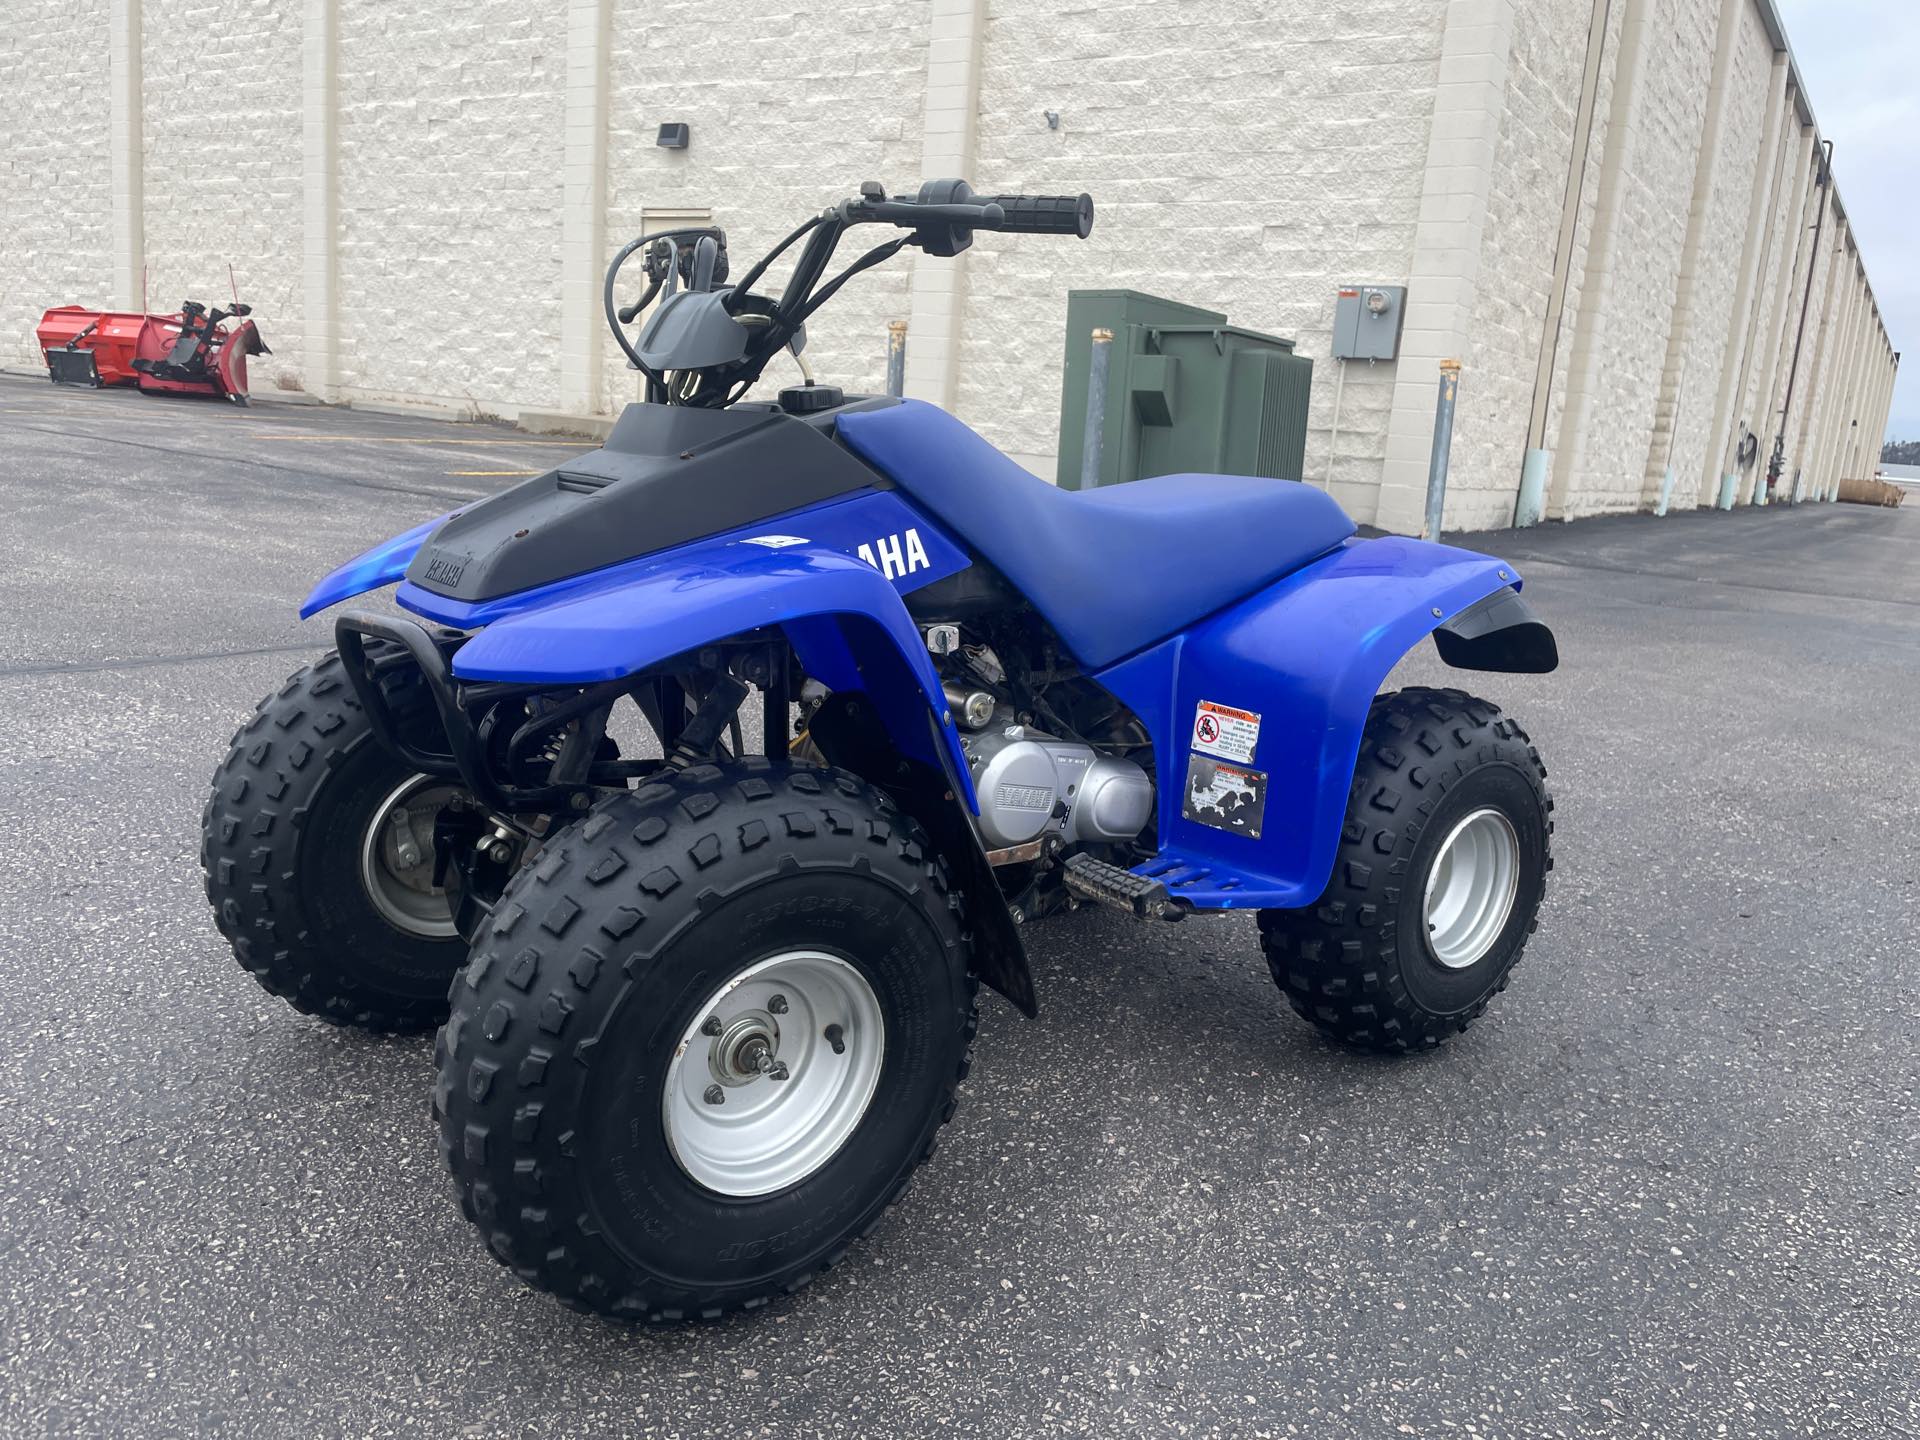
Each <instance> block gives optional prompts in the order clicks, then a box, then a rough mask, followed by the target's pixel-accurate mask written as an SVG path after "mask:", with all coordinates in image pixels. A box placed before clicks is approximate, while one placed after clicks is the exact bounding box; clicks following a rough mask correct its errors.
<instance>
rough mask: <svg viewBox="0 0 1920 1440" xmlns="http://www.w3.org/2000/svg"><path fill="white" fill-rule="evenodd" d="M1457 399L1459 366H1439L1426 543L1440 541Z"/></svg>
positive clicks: (1447, 363)
mask: <svg viewBox="0 0 1920 1440" xmlns="http://www.w3.org/2000/svg"><path fill="white" fill-rule="evenodd" d="M1459 398H1460V362H1459V361H1458V360H1442V361H1441V362H1440V399H1439V402H1438V404H1436V405H1435V407H1434V412H1433V458H1432V459H1431V460H1430V461H1428V462H1427V523H1426V528H1425V529H1424V530H1423V531H1421V534H1422V535H1424V536H1425V537H1426V538H1427V539H1429V540H1438V539H1439V538H1440V518H1441V516H1442V515H1444V514H1445V513H1446V508H1447V466H1448V465H1449V463H1451V460H1452V457H1453V407H1454V403H1455V402H1456V401H1457V400H1458V399H1459Z"/></svg>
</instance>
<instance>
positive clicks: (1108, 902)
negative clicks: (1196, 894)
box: [1061, 854, 1185, 920]
mask: <svg viewBox="0 0 1920 1440" xmlns="http://www.w3.org/2000/svg"><path fill="white" fill-rule="evenodd" d="M1061 879H1062V881H1063V883H1064V884H1065V885H1066V887H1067V891H1068V893H1069V894H1071V895H1074V896H1077V897H1078V898H1079V899H1082V900H1091V901H1092V902H1093V903H1094V904H1096V905H1105V906H1107V907H1109V908H1110V909H1114V910H1124V911H1125V912H1126V913H1127V914H1129V915H1137V916H1139V917H1140V918H1141V919H1143V920H1178V919H1179V918H1180V917H1181V916H1182V915H1183V914H1184V913H1185V911H1183V910H1182V909H1181V907H1180V906H1178V905H1176V904H1175V903H1174V902H1173V899H1172V897H1170V896H1169V895H1168V894H1167V887H1166V886H1165V885H1164V884H1162V883H1161V882H1160V881H1158V880H1156V879H1154V878H1153V877H1152V876H1150V875H1136V874H1134V873H1133V872H1132V871H1131V870H1126V869H1123V868H1122V867H1120V866H1118V865H1109V864H1108V863H1107V862H1106V861H1105V860H1096V859H1094V858H1093V856H1091V855H1087V854H1079V855H1069V856H1068V857H1067V863H1066V865H1065V866H1064V867H1063V870H1062V875H1061Z"/></svg>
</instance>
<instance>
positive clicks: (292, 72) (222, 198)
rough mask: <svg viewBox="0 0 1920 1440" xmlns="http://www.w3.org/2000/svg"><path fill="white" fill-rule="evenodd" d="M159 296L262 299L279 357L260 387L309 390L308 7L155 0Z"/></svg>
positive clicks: (148, 162)
mask: <svg viewBox="0 0 1920 1440" xmlns="http://www.w3.org/2000/svg"><path fill="white" fill-rule="evenodd" d="M142 33H143V39H144V46H143V52H142V63H143V65H144V66H145V71H146V75H147V77H148V83H147V85H146V86H145V104H144V107H143V109H144V116H143V125H142V132H143V135H144V138H145V148H144V154H143V157H142V163H143V165H144V166H145V188H146V193H147V196H148V204H147V207H146V256H147V270H148V286H147V292H148V297H149V299H150V300H151V302H152V304H153V307H154V308H155V309H156V310H163V311H165V310H175V309H178V308H179V305H180V302H181V301H182V300H186V299H194V300H198V301H201V302H202V303H203V304H207V305H225V304H228V303H230V302H231V301H232V299H233V292H232V290H231V288H230V282H229V279H228V274H227V267H228V265H229V264H231V265H232V267H233V281H234V282H237V284H238V287H239V291H240V299H242V300H243V301H245V302H246V303H247V304H249V305H252V306H253V308H254V311H255V313H256V317H257V320H258V323H259V326H260V333H261V336H262V338H263V339H265V341H266V342H267V344H268V346H269V347H271V348H272V350H273V352H274V353H273V354H272V355H267V356H260V357H257V358H255V359H252V360H250V361H249V362H248V379H249V382H250V383H251V386H252V388H253V389H254V390H255V391H265V390H268V389H269V388H273V387H275V386H276V385H280V386H285V387H287V388H292V389H299V388H300V381H301V356H302V353H303V350H304V344H305V331H304V329H303V326H302V319H303V316H302V311H303V308H304V307H303V296H302V293H301V283H300V237H301V229H300V223H301V215H300V179H301V177H300V10H299V7H298V6H296V5H290V4H286V3H283V0H145V5H144V14H143V23H142Z"/></svg>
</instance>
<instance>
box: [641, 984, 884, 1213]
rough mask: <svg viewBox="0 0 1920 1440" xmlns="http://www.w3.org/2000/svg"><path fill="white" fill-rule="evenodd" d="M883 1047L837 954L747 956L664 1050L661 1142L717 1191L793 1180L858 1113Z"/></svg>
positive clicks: (875, 1003)
mask: <svg viewBox="0 0 1920 1440" xmlns="http://www.w3.org/2000/svg"><path fill="white" fill-rule="evenodd" d="M716 1032H717V1033H716ZM836 1042H837V1043H838V1045H839V1047H840V1048H839V1049H838V1050H837V1051H836V1049H835V1048H834V1046H835V1044H836ZM885 1046H886V1025H885V1022H884V1021H883V1020H882V1019H881V1017H880V1001H879V998H878V997H877V996H875V994H874V993H873V987H872V986H871V985H870V984H868V983H867V979H866V977H865V976H864V975H862V974H861V973H860V972H859V971H858V970H856V969H854V967H853V966H852V965H850V964H848V963H847V962H846V961H845V960H842V959H841V958H840V957H839V956H837V955H829V954H826V953H825V952H823V951H819V950H790V951H787V952H785V953H783V954H780V955H775V956H773V957H771V958H770V959H766V960H762V961H760V962H759V963H757V964H754V965H750V966H748V967H747V968H746V969H745V970H742V971H741V972H740V973H739V974H738V975H735V976H734V977H733V978H732V979H731V980H729V981H728V982H727V983H726V984H725V985H723V986H721V987H720V989H719V990H717V991H715V992H714V993H713V994H712V995H710V996H708V997H707V1000H706V1002H705V1003H704V1004H703V1005H701V1006H700V1008H699V1009H698V1010H697V1011H696V1012H695V1013H694V1016H693V1019H692V1021H691V1022H690V1023H689V1024H688V1026H687V1029H686V1032H685V1033H684V1034H682V1035H681V1037H680V1043H679V1044H678V1045H676V1046H675V1047H674V1052H673V1060H672V1061H671V1063H670V1064H669V1065H668V1067H667V1084H666V1091H665V1094H664V1095H663V1096H662V1097H661V1116H662V1119H663V1121H664V1122H665V1126H666V1132H667V1146H668V1148H669V1149H670V1150H671V1151H672V1152H673V1158H674V1159H675V1160H676V1161H678V1162H679V1165H680V1168H681V1169H682V1170H684V1171H686V1173H687V1175H688V1176H689V1177H690V1178H691V1179H693V1180H694V1181H696V1182H697V1183H699V1184H701V1185H704V1186H705V1187H706V1188H707V1189H709V1190H712V1191H715V1192H716V1193H718V1194H721V1195H732V1196H743V1197H744V1196H750V1195H768V1194H771V1193H772V1192H773V1191H775V1190H784V1189H786V1188H787V1187H788V1186H789V1185H795V1184H798V1183H799V1182H800V1181H802V1180H804V1179H806V1178H807V1176H809V1175H811V1174H813V1173H814V1172H815V1171H817V1170H818V1169H820V1167H821V1166H823V1165H825V1164H826V1163H827V1162H828V1161H829V1160H831V1159H832V1158H833V1157H834V1156H835V1155H837V1154H839V1153H840V1149H841V1147H842V1146H844V1145H845V1144H846V1143H847V1140H848V1138H849V1137H850V1136H851V1135H852V1134H853V1132H854V1129H855V1128H856V1127H857V1126H858V1125H859V1123H860V1119H861V1117H862V1116H864V1115H865V1114H866V1113H867V1106H868V1105H869V1104H870V1103H871V1102H872V1100H873V1092H874V1090H875V1088H876V1087H877V1086H878V1084H879V1081H880V1062H881V1057H882V1054H883V1052H884V1050H885ZM769 1067H770V1068H769ZM782 1069H783V1070H784V1073H785V1077H786V1078H784V1079H778V1078H775V1077H776V1075H777V1074H779V1073H780V1072H781V1070H782ZM716 1094H717V1095H718V1096H719V1097H720V1098H719V1100H718V1102H717V1103H716V1102H715V1101H714V1100H713V1098H712V1097H713V1096H714V1095H716Z"/></svg>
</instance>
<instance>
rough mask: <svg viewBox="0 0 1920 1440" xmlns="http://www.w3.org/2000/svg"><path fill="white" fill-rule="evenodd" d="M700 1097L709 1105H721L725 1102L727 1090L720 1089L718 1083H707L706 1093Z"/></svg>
mask: <svg viewBox="0 0 1920 1440" xmlns="http://www.w3.org/2000/svg"><path fill="white" fill-rule="evenodd" d="M701 1098H702V1099H704V1100H705V1101H706V1102H707V1104H709V1105H723V1104H725V1103H726V1099H727V1092H726V1091H724V1090H722V1089H721V1088H720V1087H719V1086H718V1085H709V1086H707V1093H706V1094H705V1095H704V1096H702V1097H701Z"/></svg>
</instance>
